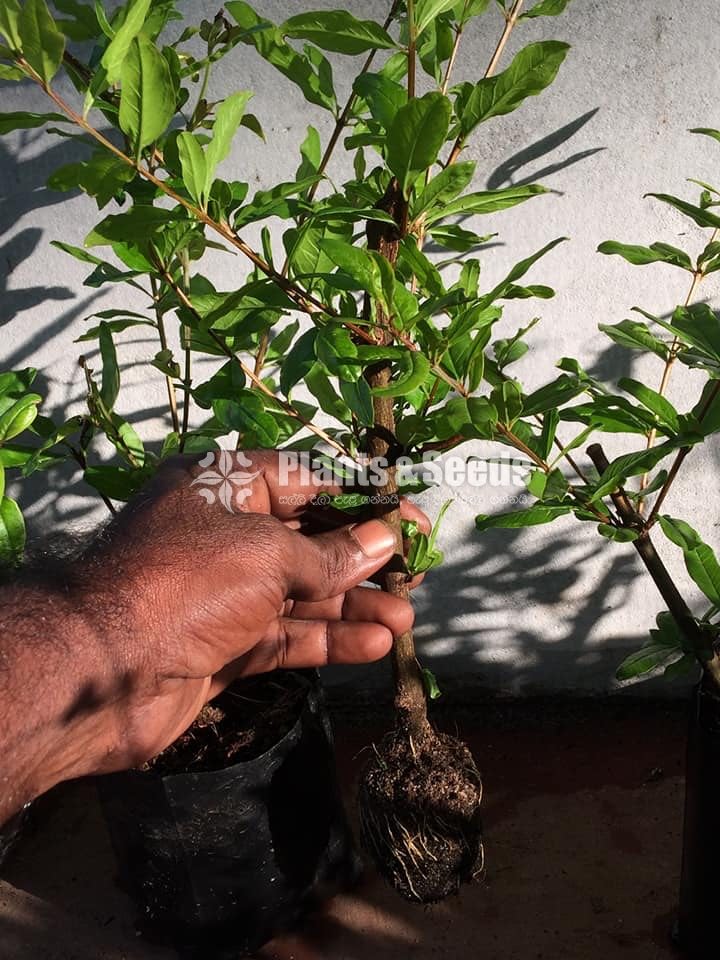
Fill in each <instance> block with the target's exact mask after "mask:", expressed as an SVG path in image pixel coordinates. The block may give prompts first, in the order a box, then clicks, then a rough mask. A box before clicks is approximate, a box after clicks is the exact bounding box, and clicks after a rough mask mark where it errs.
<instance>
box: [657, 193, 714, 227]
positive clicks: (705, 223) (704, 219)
mask: <svg viewBox="0 0 720 960" xmlns="http://www.w3.org/2000/svg"><path fill="white" fill-rule="evenodd" d="M645 196H646V197H655V199H656V200H661V201H662V202H663V203H667V204H669V205H670V206H671V207H675V209H676V210H679V211H680V213H684V214H685V216H686V217H690V219H691V220H693V221H694V222H695V223H696V224H697V225H698V226H699V227H715V228H720V216H718V215H717V214H715V213H712V212H711V211H710V210H703V208H702V207H696V206H695V204H693V203H688V202H687V201H686V200H680V199H679V198H678V197H672V196H670V194H668V193H646V194H645Z"/></svg>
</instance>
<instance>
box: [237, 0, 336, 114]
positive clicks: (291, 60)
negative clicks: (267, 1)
mask: <svg viewBox="0 0 720 960" xmlns="http://www.w3.org/2000/svg"><path fill="white" fill-rule="evenodd" d="M225 9H226V10H227V11H228V13H229V14H230V15H231V16H232V17H233V18H234V19H235V21H236V22H237V23H238V24H239V25H240V26H241V27H242V28H243V30H244V31H245V33H244V35H243V36H241V38H240V39H241V41H242V42H243V43H249V44H252V45H253V46H254V47H255V49H256V50H257V51H258V53H259V54H260V56H261V57H263V58H264V59H265V60H267V61H268V63H271V64H272V65H273V66H274V67H275V68H276V69H277V70H279V71H280V73H282V74H283V76H285V77H287V78H288V79H289V80H291V81H292V82H293V83H295V84H297V86H298V87H300V89H301V90H302V92H303V95H304V96H305V99H306V100H307V101H308V102H309V103H315V104H317V105H318V106H321V107H324V108H325V109H326V110H331V111H333V112H335V111H336V109H337V99H336V97H335V91H334V90H333V85H332V74H331V73H329V71H328V70H327V68H326V67H324V68H323V69H322V70H321V69H320V67H317V68H316V67H315V65H314V64H313V63H312V62H311V60H310V59H309V58H308V57H306V56H302V55H301V54H299V53H298V52H297V51H296V50H294V49H293V48H292V47H291V46H290V45H289V44H288V43H286V42H285V41H284V40H283V37H282V32H281V31H280V29H279V28H278V27H276V26H275V25H274V24H273V23H271V22H270V21H269V20H265V19H261V18H260V17H259V16H258V15H257V13H256V12H255V11H254V10H253V8H252V7H251V6H250V4H249V3H245V2H244V0H229V2H228V3H226V4H225ZM318 53H319V51H318Z"/></svg>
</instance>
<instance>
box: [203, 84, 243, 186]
mask: <svg viewBox="0 0 720 960" xmlns="http://www.w3.org/2000/svg"><path fill="white" fill-rule="evenodd" d="M252 96H253V94H252V91H250V90H239V91H237V92H236V93H231V94H230V96H229V97H226V98H225V99H224V100H223V102H222V103H221V104H219V105H218V106H217V107H216V108H215V123H214V124H213V135H212V140H211V141H210V143H209V144H208V145H207V147H206V149H205V160H206V163H207V180H206V183H205V194H206V196H209V194H210V188H211V186H212V181H213V178H214V177H215V171H216V170H217V167H218V165H219V164H220V163H222V161H223V160H225V159H226V158H227V156H228V154H229V153H230V148H231V146H232V142H233V138H234V136H235V134H236V133H237V130H238V127H239V126H240V122H241V121H242V118H243V115H244V113H245V107H246V106H247V104H248V101H249V100H250V98H251V97H252Z"/></svg>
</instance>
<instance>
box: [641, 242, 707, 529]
mask: <svg viewBox="0 0 720 960" xmlns="http://www.w3.org/2000/svg"><path fill="white" fill-rule="evenodd" d="M718 233H720V229H718V228H716V229H715V230H713V233H712V236H711V237H710V241H709V242H710V243H713V242H714V241H715V240H716V239H717V236H718ZM703 276H704V274H703V272H702V270H698V269H696V270H695V271H694V272H693V278H692V283H691V284H690V289H689V290H688V295H687V296H686V297H685V303H684V304H683V306H684V307H688V306H689V305H690V303H691V301H692V298H693V297H694V296H695V291H696V290H697V287H698V284H699V283H700V281H701V280H702V278H703ZM679 346H680V341H679V340H678V338H677V337H674V338H673V341H672V343H671V344H670V351H669V353H668V356H667V360H666V361H665V366H664V368H663V372H662V377H661V379H660V386H659V387H658V393H659V394H660V396H664V395H665V391H666V389H667V385H668V383H669V382H670V375H671V374H672V369H673V366H674V364H675V360H676V358H677V353H678V347H679ZM656 437H657V430H656V429H655V428H654V427H653V429H652V430H651V431H650V432H649V433H648V438H647V448H648V450H649V449H650V448H651V447H652V446H654V444H655V439H656ZM647 483H648V474H647V473H645V474H643V476H642V477H641V478H640V492H642V491H643V490H644V489H645V487H646V486H647ZM644 508H645V501H644V499H643V498H641V499H640V501H639V503H638V510H639V511H640V513H642V512H643V510H644Z"/></svg>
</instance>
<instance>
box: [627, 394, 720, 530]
mask: <svg viewBox="0 0 720 960" xmlns="http://www.w3.org/2000/svg"><path fill="white" fill-rule="evenodd" d="M719 393H720V380H716V381H715V386H714V387H713V389H712V390H711V391H710V394H709V396H708V398H707V400H706V401H705V403H704V404H703V406H702V409H701V410H700V412H699V413H698V421H699V422H702V421H703V420H704V419H705V417H706V416H707V414H708V412H709V410H710V407H711V406H712V405H713V403H714V402H715V400H716V399H717V397H718V394H719ZM691 450H692V447H681V448H680V450H678V452H677V454H676V455H675V459H674V461H673V464H672V466H671V467H670V470H669V471H668V475H667V478H666V479H665V483H664V484H663V485H662V487H661V488H660V492H659V493H658V495H657V497H656V499H655V503H654V504H653V508H652V510H651V511H650V515H649V516H648V518H647V521H646V523H645V526H646V528H647V529H650V527H651V526H652V525H653V524H654V523H655V519H656V517H657V515H658V512H659V510H660V507H661V506H662V505H663V502H664V500H665V497H666V496H667V495H668V491H669V490H670V487H671V486H672V484H673V481H674V480H675V477H676V476H677V474H678V470H679V469H680V467H681V466H682V465H683V461H684V460H685V457H686V456H687V455H688V454H689V453H690V451H691Z"/></svg>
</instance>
